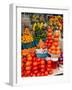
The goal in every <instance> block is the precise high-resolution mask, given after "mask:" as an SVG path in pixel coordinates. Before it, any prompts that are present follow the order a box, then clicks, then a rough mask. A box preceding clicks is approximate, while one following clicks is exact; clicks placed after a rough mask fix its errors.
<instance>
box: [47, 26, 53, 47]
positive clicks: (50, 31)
mask: <svg viewBox="0 0 72 90" xmlns="http://www.w3.org/2000/svg"><path fill="white" fill-rule="evenodd" d="M52 41H53V40H52V29H51V28H50V27H48V32H47V40H46V46H47V47H48V48H50V47H51V46H52Z"/></svg>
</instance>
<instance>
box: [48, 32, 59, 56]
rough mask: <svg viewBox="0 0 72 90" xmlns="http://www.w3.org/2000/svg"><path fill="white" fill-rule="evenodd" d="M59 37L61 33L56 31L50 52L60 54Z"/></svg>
mask: <svg viewBox="0 0 72 90" xmlns="http://www.w3.org/2000/svg"><path fill="white" fill-rule="evenodd" d="M59 37H60V33H59V32H58V31H55V33H54V38H53V43H52V46H51V47H50V48H49V52H50V53H51V54H53V55H60V47H59Z"/></svg>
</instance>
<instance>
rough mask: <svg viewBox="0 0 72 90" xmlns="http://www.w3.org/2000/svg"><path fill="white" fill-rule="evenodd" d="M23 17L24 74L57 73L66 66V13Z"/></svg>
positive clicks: (34, 75)
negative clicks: (64, 54)
mask: <svg viewBox="0 0 72 90" xmlns="http://www.w3.org/2000/svg"><path fill="white" fill-rule="evenodd" d="M22 16H23V17H22ZM22 16H21V18H22V30H21V77H40V76H55V75H56V73H57V72H58V73H59V68H62V69H63V67H62V66H63V43H62V41H63V15H61V14H60V15H59V14H38V13H35V14H34V13H22ZM23 20H24V21H23ZM62 73H63V72H62Z"/></svg>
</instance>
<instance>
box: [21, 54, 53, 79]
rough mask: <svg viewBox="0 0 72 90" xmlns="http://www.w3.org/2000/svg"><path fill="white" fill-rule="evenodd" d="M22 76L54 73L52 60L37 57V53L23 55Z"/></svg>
mask: <svg viewBox="0 0 72 90" xmlns="http://www.w3.org/2000/svg"><path fill="white" fill-rule="evenodd" d="M21 65H22V67H21V76H22V77H27V76H31V77H32V76H47V75H50V74H52V73H53V71H52V61H51V60H48V61H46V60H45V59H44V58H37V57H36V56H35V55H30V54H29V55H27V56H26V57H22V64H21Z"/></svg>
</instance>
